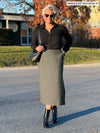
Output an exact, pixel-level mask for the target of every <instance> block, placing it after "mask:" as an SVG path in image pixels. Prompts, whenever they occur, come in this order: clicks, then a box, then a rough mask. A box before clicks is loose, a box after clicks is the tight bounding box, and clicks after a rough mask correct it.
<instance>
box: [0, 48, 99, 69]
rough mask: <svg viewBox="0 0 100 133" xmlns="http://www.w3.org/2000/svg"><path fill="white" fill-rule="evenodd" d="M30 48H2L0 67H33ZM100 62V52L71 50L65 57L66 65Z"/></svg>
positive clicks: (82, 49) (79, 49)
mask: <svg viewBox="0 0 100 133" xmlns="http://www.w3.org/2000/svg"><path fill="white" fill-rule="evenodd" d="M31 52H32V49H31V48H30V46H0V67H20V66H32V65H36V63H33V62H31V60H30V58H29V55H30V53H31ZM93 62H100V50H98V49H86V48H71V49H70V50H69V51H68V52H67V53H66V55H65V60H64V64H81V63H93Z"/></svg>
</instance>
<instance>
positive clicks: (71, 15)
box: [31, 0, 91, 25]
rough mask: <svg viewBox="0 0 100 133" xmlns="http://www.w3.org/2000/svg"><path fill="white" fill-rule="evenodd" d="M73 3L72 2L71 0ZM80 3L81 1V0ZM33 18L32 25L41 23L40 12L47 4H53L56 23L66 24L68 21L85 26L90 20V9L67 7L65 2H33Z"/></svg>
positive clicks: (48, 0)
mask: <svg viewBox="0 0 100 133" xmlns="http://www.w3.org/2000/svg"><path fill="white" fill-rule="evenodd" d="M72 1H74V0H72ZM81 1H82V0H81ZM33 2H34V7H35V8H34V12H35V16H34V18H32V20H31V24H32V25H37V24H38V23H43V19H42V14H41V10H42V8H44V7H45V6H46V5H48V4H53V5H54V6H55V7H56V8H58V11H59V15H58V16H57V18H56V22H57V23H63V24H66V23H67V21H68V19H70V22H71V23H72V24H75V23H81V24H86V23H87V22H88V19H89V18H90V12H91V10H90V8H89V7H87V6H69V7H68V5H67V4H66V2H67V0H33Z"/></svg>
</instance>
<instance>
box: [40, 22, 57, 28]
mask: <svg viewBox="0 0 100 133" xmlns="http://www.w3.org/2000/svg"><path fill="white" fill-rule="evenodd" d="M57 26H58V24H56V23H55V22H54V28H55V27H57ZM41 28H42V29H45V22H44V23H43V24H42V25H41Z"/></svg>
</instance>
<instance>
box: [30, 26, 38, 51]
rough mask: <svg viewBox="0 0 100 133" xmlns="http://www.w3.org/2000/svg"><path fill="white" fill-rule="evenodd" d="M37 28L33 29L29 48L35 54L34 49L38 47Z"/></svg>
mask: <svg viewBox="0 0 100 133" xmlns="http://www.w3.org/2000/svg"><path fill="white" fill-rule="evenodd" d="M37 34H38V33H37V28H35V29H34V30H33V32H32V42H31V48H32V49H33V52H36V49H35V48H36V47H37V46H38V35H37Z"/></svg>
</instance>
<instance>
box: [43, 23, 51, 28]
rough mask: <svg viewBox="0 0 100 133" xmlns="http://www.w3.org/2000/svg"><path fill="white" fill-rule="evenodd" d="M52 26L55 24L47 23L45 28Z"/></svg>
mask: <svg viewBox="0 0 100 133" xmlns="http://www.w3.org/2000/svg"><path fill="white" fill-rule="evenodd" d="M51 26H53V23H50V24H48V23H45V27H51Z"/></svg>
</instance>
